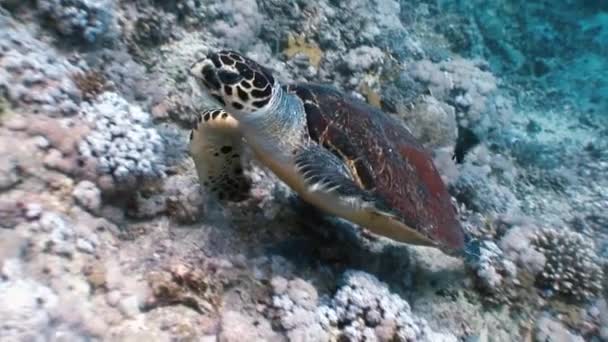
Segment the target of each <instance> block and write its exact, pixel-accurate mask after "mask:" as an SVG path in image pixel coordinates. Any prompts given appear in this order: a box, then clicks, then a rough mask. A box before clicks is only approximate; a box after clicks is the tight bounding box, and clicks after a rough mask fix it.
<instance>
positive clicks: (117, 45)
mask: <svg viewBox="0 0 608 342" xmlns="http://www.w3.org/2000/svg"><path fill="white" fill-rule="evenodd" d="M480 4H483V6H481V5H480ZM602 4H603V2H595V1H586V0H567V1H563V2H562V3H561V4H559V5H556V4H554V3H553V2H549V1H544V0H543V1H534V2H523V1H516V2H513V1H500V0H497V1H491V2H488V1H469V2H463V1H448V0H440V1H426V0H422V1H409V0H401V1H398V0H354V1H332V0H319V1H298V0H294V1H284V0H228V1H226V0H224V1H219V0H207V1H200V0H172V1H156V0H135V1H123V0H104V1H93V0H36V1H14V0H0V340H2V341H141V340H148V341H467V342H470V341H543V342H546V341H608V302H607V300H608V191H607V190H606V189H608V78H606V77H605V72H601V71H602V70H608V58H607V57H606V56H607V55H608V51H607V50H606V49H607V47H608V7H606V6H605V5H602ZM219 48H229V49H235V50H238V51H240V52H241V53H244V54H246V55H247V56H249V57H251V58H253V59H255V60H257V61H258V62H260V63H261V64H264V65H266V66H268V67H269V68H270V69H272V70H273V72H274V73H275V74H276V75H277V77H278V78H280V79H281V80H283V81H285V82H290V81H311V82H322V83H329V84H332V85H334V86H335V87H337V88H339V89H340V90H342V91H343V92H345V93H347V94H349V95H351V96H355V97H358V98H361V99H364V100H366V101H368V102H369V103H370V104H372V105H374V106H378V107H380V108H382V109H383V110H384V111H386V112H387V113H390V114H391V115H396V116H398V117H400V118H402V119H403V120H404V122H405V123H406V124H407V125H408V126H409V127H410V129H411V130H412V132H413V133H414V134H415V135H416V136H417V137H418V138H419V139H420V140H421V142H422V143H423V144H424V145H425V146H426V147H427V148H428V149H429V150H430V151H431V152H432V153H433V155H434V159H435V162H436V165H437V166H438V168H439V169H440V171H441V174H442V176H443V178H444V180H445V182H446V184H448V185H449V189H450V192H451V194H452V195H453V197H454V198H455V200H456V201H457V203H458V206H459V213H460V219H461V222H462V224H463V226H464V227H465V228H466V230H467V232H468V233H469V234H471V235H472V236H474V237H476V238H479V239H480V240H482V241H483V243H481V244H480V246H479V249H478V252H477V253H476V255H475V258H472V260H468V259H467V260H461V259H456V258H452V257H449V256H446V255H444V254H442V253H441V252H439V251H437V250H434V249H428V248H421V247H412V246H407V245H403V244H396V243H392V242H390V241H387V240H385V239H378V238H372V237H370V236H369V235H367V234H363V233H362V232H361V231H360V230H359V229H357V228H356V227H353V226H351V225H349V224H346V223H344V222H341V221H336V220H334V219H332V218H330V217H326V216H323V215H320V214H319V213H318V212H316V211H314V210H313V209H311V208H309V207H308V206H306V205H304V204H302V203H301V202H299V200H298V199H297V198H295V197H294V195H293V193H292V192H291V191H290V190H289V189H288V188H287V187H286V186H285V185H284V184H282V183H281V182H279V181H278V180H277V179H276V178H275V177H274V176H273V175H272V174H271V173H269V172H268V171H267V170H265V169H264V168H263V167H261V166H260V165H258V164H257V163H256V162H255V161H252V162H251V166H250V167H249V168H248V169H247V170H245V173H246V175H247V176H248V177H249V178H251V180H252V188H251V192H250V196H249V197H248V198H247V199H246V200H244V201H241V202H237V203H234V202H218V201H217V200H215V199H214V198H212V197H211V196H209V195H208V194H207V193H206V191H205V189H204V188H201V187H200V186H199V184H198V180H197V178H196V173H195V171H194V168H193V163H192V161H191V159H190V158H189V156H188V154H187V146H186V144H187V141H188V133H189V129H190V127H191V125H192V122H193V120H195V118H196V116H197V113H199V112H200V111H201V110H204V109H206V108H208V107H209V106H210V105H212V102H211V101H209V99H208V98H206V97H205V96H204V94H200V93H199V92H198V90H197V89H196V88H195V87H193V86H192V80H191V79H190V78H189V76H188V67H189V66H190V65H191V64H192V63H193V62H194V61H196V60H197V59H198V58H200V57H202V56H203V55H205V53H206V52H207V51H210V50H214V49H219Z"/></svg>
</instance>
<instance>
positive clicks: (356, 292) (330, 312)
mask: <svg viewBox="0 0 608 342" xmlns="http://www.w3.org/2000/svg"><path fill="white" fill-rule="evenodd" d="M273 285H274V287H275V293H277V294H276V295H275V296H274V301H273V304H274V308H275V309H276V310H278V314H279V317H280V322H281V325H282V326H283V328H284V329H286V330H287V331H288V332H287V333H288V336H289V337H290V338H294V337H295V336H298V337H302V336H307V337H311V336H316V339H314V340H319V341H326V340H329V339H330V336H332V337H334V338H336V337H337V338H344V339H347V340H349V341H378V340H386V339H389V340H396V341H456V337H455V336H453V335H451V334H443V333H438V332H435V331H433V330H432V329H431V328H430V327H429V326H428V324H427V322H426V321H425V320H424V319H422V318H419V317H416V316H414V315H413V314H412V312H411V309H410V306H409V304H408V303H407V302H406V301H405V300H403V299H402V298H401V297H399V295H397V294H394V293H391V292H390V291H389V289H388V287H387V285H386V284H385V283H383V282H381V281H379V280H378V279H377V278H376V277H374V276H372V275H370V274H367V273H365V272H360V271H347V272H346V273H345V275H344V279H343V285H342V287H340V288H339V289H338V291H337V292H336V293H335V295H334V296H333V298H324V299H322V300H321V302H322V303H323V304H322V305H320V306H316V305H317V302H318V300H317V293H316V290H315V289H314V287H312V286H311V285H310V284H308V283H306V282H304V281H303V280H301V279H298V280H293V281H290V282H288V283H287V285H285V281H284V279H280V280H273ZM285 286H287V290H286V289H285ZM298 297H299V298H300V299H303V300H299V299H297V298H298Z"/></svg>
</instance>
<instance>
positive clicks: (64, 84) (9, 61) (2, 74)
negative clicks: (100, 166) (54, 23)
mask: <svg viewBox="0 0 608 342" xmlns="http://www.w3.org/2000/svg"><path fill="white" fill-rule="evenodd" d="M81 72H82V67H81V66H79V65H73V64H72V63H70V62H68V61H66V60H65V58H63V57H61V56H59V54H58V53H57V52H56V51H55V50H54V49H53V48H52V47H50V46H48V45H47V44H44V43H42V42H40V41H38V40H36V39H35V38H34V37H33V36H32V34H31V32H29V31H28V30H26V29H24V28H21V27H16V25H15V22H14V21H12V20H10V19H8V18H6V17H4V16H0V89H2V93H5V94H6V96H7V99H8V100H9V101H11V103H13V104H14V105H15V106H23V107H27V108H32V109H33V110H39V111H43V112H44V113H47V114H49V115H74V114H76V112H77V111H78V104H79V103H80V101H81V98H82V94H81V92H80V90H79V89H78V87H77V85H76V84H75V83H74V81H73V79H72V78H71V76H72V75H75V74H79V73H81Z"/></svg>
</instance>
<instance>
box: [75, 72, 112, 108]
mask: <svg viewBox="0 0 608 342" xmlns="http://www.w3.org/2000/svg"><path fill="white" fill-rule="evenodd" d="M72 79H73V80H74V83H76V87H78V89H80V92H81V94H82V96H83V98H84V99H85V100H89V101H90V100H95V99H96V98H97V96H99V95H101V94H102V93H103V92H104V91H106V90H109V85H108V82H107V80H106V78H105V76H104V75H103V74H102V73H100V72H97V71H87V72H82V73H77V74H75V75H74V76H72Z"/></svg>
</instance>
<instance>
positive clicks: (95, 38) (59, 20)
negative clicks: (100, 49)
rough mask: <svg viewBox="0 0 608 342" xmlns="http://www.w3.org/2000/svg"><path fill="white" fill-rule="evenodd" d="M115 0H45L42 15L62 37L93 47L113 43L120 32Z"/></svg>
mask: <svg viewBox="0 0 608 342" xmlns="http://www.w3.org/2000/svg"><path fill="white" fill-rule="evenodd" d="M114 4H115V3H114V1H113V0H103V1H90V0H41V1H37V6H38V10H39V11H40V13H41V15H43V16H45V17H47V18H48V19H49V20H50V21H51V22H52V25H53V27H54V28H55V29H56V30H57V32H59V33H60V34H62V35H64V36H67V37H71V38H75V39H78V40H82V41H85V42H87V43H90V44H93V43H97V42H101V41H104V40H111V38H112V35H114V34H115V33H116V27H115V26H116V25H117V24H116V22H115V20H116V19H115V17H114V15H115V10H114Z"/></svg>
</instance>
